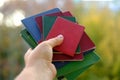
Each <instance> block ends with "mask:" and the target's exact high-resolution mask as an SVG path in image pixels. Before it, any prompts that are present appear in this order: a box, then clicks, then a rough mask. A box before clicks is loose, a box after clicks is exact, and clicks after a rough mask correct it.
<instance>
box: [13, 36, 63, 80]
mask: <svg viewBox="0 0 120 80" xmlns="http://www.w3.org/2000/svg"><path fill="white" fill-rule="evenodd" d="M63 39H64V37H63V36H62V35H58V36H57V37H55V38H52V39H49V40H47V41H43V42H42V43H40V44H39V45H38V46H37V47H36V48H35V49H33V50H32V49H29V50H28V51H27V52H26V53H25V55H24V60H25V67H24V69H23V70H22V71H21V73H20V74H19V75H18V76H17V77H16V79H15V80H53V79H54V77H55V76H56V68H55V66H54V65H53V64H52V57H53V50H52V48H53V47H55V46H58V45H60V44H61V43H62V42H63Z"/></svg>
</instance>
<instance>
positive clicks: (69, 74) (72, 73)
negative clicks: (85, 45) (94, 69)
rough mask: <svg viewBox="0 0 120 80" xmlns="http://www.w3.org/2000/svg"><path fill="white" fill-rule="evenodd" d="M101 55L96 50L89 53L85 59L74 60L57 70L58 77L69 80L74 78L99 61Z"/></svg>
mask: <svg viewBox="0 0 120 80" xmlns="http://www.w3.org/2000/svg"><path fill="white" fill-rule="evenodd" d="M99 59H100V57H99V56H98V55H96V53H95V52H90V53H87V54H86V55H85V56H84V60H83V61H74V62H73V61H72V62H70V63H68V64H66V65H65V66H64V67H62V68H60V69H58V70H57V77H58V78H59V77H65V78H67V79H68V80H74V79H75V78H77V77H78V76H79V75H80V74H81V73H82V72H84V71H85V70H86V69H88V68H89V67H90V66H92V65H93V64H95V63H96V62H98V61H99Z"/></svg>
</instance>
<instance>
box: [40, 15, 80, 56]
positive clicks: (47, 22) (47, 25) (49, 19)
mask: <svg viewBox="0 0 120 80" xmlns="http://www.w3.org/2000/svg"><path fill="white" fill-rule="evenodd" d="M61 17H63V18H65V19H67V20H70V21H72V22H76V19H75V17H71V16H61ZM56 18H57V16H43V17H42V19H43V38H44V39H45V38H46V37H47V35H48V33H49V31H50V30H51V28H52V26H53V24H54V22H55V20H56ZM76 52H77V53H76V54H80V53H78V52H80V45H78V47H77V49H76Z"/></svg>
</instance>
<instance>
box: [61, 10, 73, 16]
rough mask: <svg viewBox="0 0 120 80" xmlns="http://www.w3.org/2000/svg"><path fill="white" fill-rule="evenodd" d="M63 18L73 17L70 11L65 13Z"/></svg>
mask: <svg viewBox="0 0 120 80" xmlns="http://www.w3.org/2000/svg"><path fill="white" fill-rule="evenodd" d="M63 16H73V15H72V14H71V13H70V11H65V12H63Z"/></svg>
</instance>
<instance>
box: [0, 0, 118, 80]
mask: <svg viewBox="0 0 120 80" xmlns="http://www.w3.org/2000/svg"><path fill="white" fill-rule="evenodd" d="M21 1H22V0H21ZM21 1H19V0H18V1H16V2H15V3H13V2H12V0H11V2H12V3H10V4H11V5H10V4H8V3H7V7H6V6H5V7H3V8H2V9H0V10H1V11H0V12H3V13H4V14H5V16H7V15H9V14H11V12H12V11H13V10H15V9H22V10H23V11H25V16H30V15H33V14H35V13H38V12H40V11H43V10H44V9H45V10H47V9H49V8H53V7H58V5H57V6H56V3H55V0H53V1H51V2H50V3H49V4H50V5H48V3H45V4H46V5H48V6H43V5H39V4H37V5H36V3H35V2H33V1H32V0H30V1H29V2H28V1H24V2H21ZM37 1H38V0H37ZM33 3H34V5H35V6H34V8H33V6H32V5H33ZM53 3H54V5H53ZM65 3H66V4H64V6H62V7H60V8H61V9H63V10H69V11H71V12H72V14H73V15H74V16H75V17H76V19H77V21H78V23H79V24H81V25H84V26H85V31H86V32H87V34H88V35H89V36H90V38H91V39H92V40H93V41H94V42H95V44H96V52H98V54H99V55H100V56H101V61H100V62H98V63H97V64H95V65H94V66H92V67H91V68H89V69H88V70H87V71H85V72H84V73H83V74H82V75H80V76H79V77H78V80H120V58H119V56H120V54H119V52H120V49H119V45H120V37H119V34H120V11H119V10H118V11H113V10H111V9H110V8H109V7H108V6H107V5H106V6H104V7H102V8H100V9H99V8H98V7H96V6H97V2H96V4H95V5H93V4H92V5H89V6H88V7H87V8H86V7H85V6H84V4H83V2H81V3H79V4H78V3H77V4H73V3H72V2H71V0H70V1H69V2H66V0H65ZM18 4H19V5H18ZM16 5H17V7H15V6H16ZM26 5H27V6H26ZM11 6H12V7H11ZM40 6H42V7H40ZM8 7H9V8H10V7H11V8H10V10H11V11H9V10H8V9H7V8H8ZM29 8H31V9H29ZM6 9H7V10H8V12H7V10H6ZM3 22H4V21H3ZM21 29H22V28H21V26H19V27H16V28H11V27H6V25H5V24H1V26H0V80H12V79H13V78H14V77H15V76H16V75H17V74H18V73H19V72H20V71H21V70H22V68H23V67H24V61H23V56H24V53H25V51H26V50H27V48H28V46H27V45H26V43H25V42H24V41H23V40H22V39H21V37H20V34H19V32H20V30H21Z"/></svg>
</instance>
